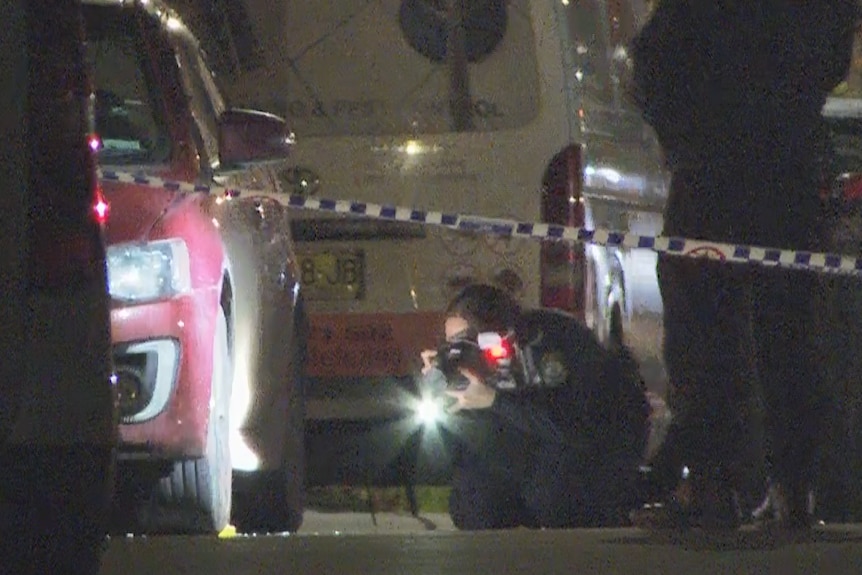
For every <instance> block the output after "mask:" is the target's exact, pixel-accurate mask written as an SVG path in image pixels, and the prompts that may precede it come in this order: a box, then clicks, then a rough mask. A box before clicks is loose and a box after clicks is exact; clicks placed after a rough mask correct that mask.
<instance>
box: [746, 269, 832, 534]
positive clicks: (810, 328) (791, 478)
mask: <svg viewBox="0 0 862 575" xmlns="http://www.w3.org/2000/svg"><path fill="white" fill-rule="evenodd" d="M757 278H758V279H757V282H756V291H755V298H756V299H755V301H756V306H755V309H756V316H755V317H756V321H755V326H756V327H755V333H756V338H755V341H756V343H757V352H758V354H757V355H758V369H759V372H760V377H761V381H762V384H763V388H764V397H765V400H766V407H767V411H766V425H767V434H768V441H769V444H768V446H769V458H768V459H769V464H770V475H771V477H772V481H773V483H774V485H775V487H776V489H777V492H776V493H775V496H777V497H780V498H782V499H783V501H779V502H775V504H776V505H775V506H776V507H777V508H776V509H775V510H776V511H777V515H778V517H776V518H777V519H780V520H781V521H782V522H789V523H791V524H794V525H805V524H808V522H809V520H810V517H809V514H808V507H809V501H808V496H809V491H810V490H811V489H812V487H813V486H814V484H815V481H816V476H815V474H816V469H817V461H818V451H819V450H818V448H819V445H818V443H819V442H818V439H819V437H820V434H821V431H822V424H823V417H824V416H823V409H824V408H825V407H826V397H825V394H824V385H823V384H824V381H823V379H824V378H823V377H822V375H821V372H820V369H819V366H818V364H817V363H818V362H817V347H816V345H815V340H814V338H815V337H816V331H815V321H814V313H815V310H814V306H813V297H812V296H813V294H814V293H815V290H816V289H817V284H816V282H817V278H816V276H815V275H814V274H813V273H810V272H794V271H788V270H781V269H773V270H762V271H761V272H760V273H758V274H757Z"/></svg>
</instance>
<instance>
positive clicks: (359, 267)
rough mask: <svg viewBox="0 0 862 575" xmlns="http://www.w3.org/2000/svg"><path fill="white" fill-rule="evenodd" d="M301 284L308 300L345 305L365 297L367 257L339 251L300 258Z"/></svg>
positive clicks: (358, 253) (306, 255) (353, 252)
mask: <svg viewBox="0 0 862 575" xmlns="http://www.w3.org/2000/svg"><path fill="white" fill-rule="evenodd" d="M298 259H299V269H300V272H301V275H300V283H301V284H302V291H303V293H305V297H306V298H308V299H309V300H324V301H345V300H356V299H362V297H363V296H364V295H365V255H364V254H363V252H362V251H360V250H349V251H348V250H339V251H327V252H317V253H309V254H302V255H299V256H298Z"/></svg>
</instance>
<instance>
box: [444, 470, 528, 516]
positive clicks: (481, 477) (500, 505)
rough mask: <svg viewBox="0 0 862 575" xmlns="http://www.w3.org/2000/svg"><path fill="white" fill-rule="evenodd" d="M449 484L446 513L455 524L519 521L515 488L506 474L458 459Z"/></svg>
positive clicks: (517, 496) (518, 507) (519, 505)
mask: <svg viewBox="0 0 862 575" xmlns="http://www.w3.org/2000/svg"><path fill="white" fill-rule="evenodd" d="M451 487H452V489H451V491H450V493H449V516H450V517H451V518H452V523H453V524H454V525H455V527H456V528H458V529H461V530H465V531H477V530H484V529H509V528H513V527H518V526H520V525H522V523H523V521H522V520H523V513H522V511H521V509H522V506H521V500H520V497H519V494H518V490H517V488H516V486H515V485H514V484H513V483H512V482H511V481H510V480H508V479H507V478H505V477H499V476H497V475H492V474H491V473H490V472H488V470H487V469H485V468H484V467H482V466H479V465H471V464H470V463H469V462H462V463H460V464H459V465H457V466H456V467H454V468H453V470H452V484H451Z"/></svg>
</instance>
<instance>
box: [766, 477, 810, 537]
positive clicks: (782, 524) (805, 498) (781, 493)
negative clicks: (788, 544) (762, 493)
mask: <svg viewBox="0 0 862 575" xmlns="http://www.w3.org/2000/svg"><path fill="white" fill-rule="evenodd" d="M751 517H752V519H753V520H754V524H755V525H756V526H757V527H758V528H760V529H765V530H770V531H776V530H780V531H807V530H810V529H811V528H812V527H813V526H814V496H813V493H812V492H811V491H810V490H808V489H805V488H800V487H797V488H790V489H787V488H785V487H783V486H782V485H779V484H774V485H770V487H769V488H768V489H767V492H766V497H765V498H764V500H763V502H762V503H761V504H760V505H759V506H758V507H757V509H755V510H754V511H753V512H752V513H751Z"/></svg>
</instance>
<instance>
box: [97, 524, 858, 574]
mask: <svg viewBox="0 0 862 575" xmlns="http://www.w3.org/2000/svg"><path fill="white" fill-rule="evenodd" d="M376 520H377V521H376V525H375V523H374V522H373V521H372V518H371V516H370V515H368V514H358V513H352V514H343V513H334V514H321V513H310V514H309V516H308V517H307V519H306V523H305V525H304V527H303V530H302V532H300V533H298V534H295V535H273V536H242V535H240V536H237V537H234V538H230V539H218V538H216V537H133V538H124V537H114V538H112V540H111V541H110V544H109V547H108V551H107V553H106V554H105V557H104V563H103V569H102V574H103V575H144V574H146V575H287V574H291V575H292V574H301V575H328V574H333V575H336V574H338V575H353V574H357V575H372V574H373V575H389V574H398V575H414V574H415V575H430V574H441V575H442V574H445V575H471V574H477V575H478V574H482V575H484V574H494V575H506V574H509V573H519V574H534V573H535V574H541V575H547V574H553V573H560V574H565V575H571V574H583V573H598V574H604V573H608V574H628V573H631V574H637V575H651V574H654V573H655V574H664V573H667V574H684V573H694V574H696V575H712V574H716V573H721V574H726V575H731V574H733V575H738V574H749V573H751V574H775V575H790V574H795V573H805V574H824V575H831V574H834V573H841V574H844V573H847V574H851V573H852V574H854V575H855V574H858V573H860V572H862V527H858V526H829V527H825V528H820V529H818V530H817V531H816V532H815V533H814V534H813V535H810V536H807V537H805V538H799V539H797V540H790V539H784V540H780V539H777V538H775V537H769V536H767V535H765V534H762V533H756V532H751V531H748V532H746V531H743V532H740V533H737V534H733V535H728V536H724V537H717V536H716V537H706V536H704V535H698V534H689V535H685V536H682V535H676V536H672V535H650V534H647V533H644V532H642V531H638V530H635V529H607V530H573V531H529V530H514V531H509V532H486V533H459V532H457V531H455V530H453V529H452V526H451V523H449V522H448V519H447V518H446V517H445V515H431V516H426V517H421V518H419V519H415V518H412V517H409V516H404V515H396V514H380V515H378V516H377V517H376Z"/></svg>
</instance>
